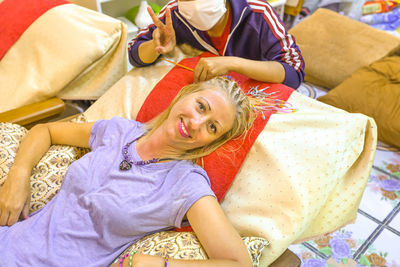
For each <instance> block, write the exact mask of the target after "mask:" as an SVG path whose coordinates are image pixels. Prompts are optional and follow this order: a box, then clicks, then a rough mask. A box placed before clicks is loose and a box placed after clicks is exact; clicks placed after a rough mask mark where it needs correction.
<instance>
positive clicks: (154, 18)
mask: <svg viewBox="0 0 400 267" xmlns="http://www.w3.org/2000/svg"><path fill="white" fill-rule="evenodd" d="M147 12H148V13H149V15H150V17H151V19H152V20H153V22H154V25H156V27H157V28H162V27H164V24H163V23H162V22H161V20H160V19H159V18H158V17H157V16H156V14H155V13H154V11H153V9H152V8H151V7H150V6H148V7H147Z"/></svg>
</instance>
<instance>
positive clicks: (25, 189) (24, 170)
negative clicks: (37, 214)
mask: <svg viewBox="0 0 400 267" xmlns="http://www.w3.org/2000/svg"><path fill="white" fill-rule="evenodd" d="M92 126H93V123H71V122H55V123H48V124H38V125H36V126H34V127H33V128H32V129H31V130H30V131H29V132H28V133H27V134H26V135H25V136H24V138H23V139H22V142H21V144H20V145H19V148H18V151H17V155H16V156H15V159H14V164H13V166H12V167H11V168H10V171H9V173H8V175H7V179H6V180H5V182H4V184H3V186H2V187H1V188H0V226H2V225H9V226H11V225H13V224H14V223H16V222H17V221H18V218H19V217H20V216H21V215H22V217H24V218H26V217H27V216H28V212H29V202H30V181H29V177H30V175H31V171H32V168H33V167H34V166H35V165H36V164H37V163H38V162H39V160H40V159H41V158H42V156H43V155H44V154H45V153H46V152H47V150H48V149H49V147H50V146H51V145H56V144H63V145H71V146H79V147H89V137H90V131H91V129H92Z"/></svg>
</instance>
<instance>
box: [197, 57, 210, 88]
mask: <svg viewBox="0 0 400 267" xmlns="http://www.w3.org/2000/svg"><path fill="white" fill-rule="evenodd" d="M212 70H213V67H212V66H210V65H209V64H208V61H207V60H206V59H205V58H201V59H200V60H199V62H198V63H197V65H196V67H195V68H194V70H193V80H194V82H202V81H206V80H209V79H211V78H213V77H214V75H213V71H212Z"/></svg>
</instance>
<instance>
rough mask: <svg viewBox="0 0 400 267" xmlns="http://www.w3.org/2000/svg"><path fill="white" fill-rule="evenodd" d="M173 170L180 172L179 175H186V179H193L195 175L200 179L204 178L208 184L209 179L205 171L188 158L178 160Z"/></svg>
mask: <svg viewBox="0 0 400 267" xmlns="http://www.w3.org/2000/svg"><path fill="white" fill-rule="evenodd" d="M174 169H175V171H178V172H180V173H182V175H180V177H186V178H188V179H190V180H191V179H194V177H197V178H198V179H200V180H205V181H206V182H207V183H208V184H210V179H209V177H208V175H207V173H206V171H205V170H204V169H203V168H202V167H200V166H199V165H197V164H194V163H192V162H191V161H189V160H180V161H178V163H177V164H176V165H175V166H174Z"/></svg>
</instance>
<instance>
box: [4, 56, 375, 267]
mask: <svg viewBox="0 0 400 267" xmlns="http://www.w3.org/2000/svg"><path fill="white" fill-rule="evenodd" d="M186 50H187V49H186ZM184 51H185V49H184ZM186 52H187V51H186ZM192 56H193V54H190V53H189V54H188V53H183V52H182V50H181V49H176V50H175V51H174V53H172V54H171V55H169V57H168V59H169V60H172V61H175V62H179V61H181V60H183V61H181V63H182V64H190V62H191V61H189V63H188V61H185V60H192V59H193V58H192ZM187 57H189V58H187ZM185 58H186V59H185ZM195 58H196V57H195ZM192 63H193V62H192ZM176 68H178V67H175V68H173V65H172V64H170V63H168V62H165V61H159V62H158V63H157V64H155V65H153V66H151V67H147V68H134V69H132V70H131V71H130V72H128V73H127V74H126V75H125V76H124V77H123V78H122V79H120V80H119V81H118V82H117V83H115V84H114V85H113V86H112V87H111V88H110V89H109V90H108V91H107V92H106V93H105V94H104V95H103V96H102V97H100V98H99V99H98V100H97V101H96V102H95V103H94V104H93V105H92V106H90V108H89V109H88V110H86V111H85V112H84V113H83V114H82V115H80V116H79V117H78V118H75V120H77V121H94V120H98V119H110V118H112V117H113V116H122V117H126V118H131V119H136V118H137V115H138V113H140V110H141V109H142V107H143V106H144V103H145V102H146V99H148V97H149V95H151V92H152V90H154V89H153V88H156V85H157V84H159V83H160V82H162V81H163V80H164V79H165V78H166V77H168V74H169V73H171V71H173V70H174V69H176ZM182 75H184V76H185V78H183V79H187V80H188V81H190V77H191V76H190V73H187V74H182ZM256 84H257V82H256V83H255V84H254V83H252V85H253V86H254V85H256ZM259 85H260V86H271V89H274V90H275V88H277V87H275V86H274V85H266V84H259ZM279 90H289V91H290V94H289V96H288V101H289V103H291V104H292V105H293V106H294V107H295V108H296V110H297V111H296V112H294V113H284V114H280V113H274V114H270V115H271V116H270V117H269V120H268V122H267V123H266V125H265V126H264V128H263V129H261V131H260V132H259V134H258V135H257V137H256V139H255V140H254V144H253V145H252V146H251V147H250V148H249V151H248V154H247V156H245V157H244V160H243V162H242V165H241V167H240V168H238V171H237V173H236V174H235V175H234V177H235V179H234V180H233V181H231V183H228V187H226V186H225V187H224V186H223V188H225V189H223V190H225V191H223V192H222V193H223V195H222V196H223V197H222V198H221V205H222V208H223V209H224V211H225V213H226V215H227V216H228V218H229V219H230V221H231V222H232V223H233V225H234V226H235V228H236V229H237V230H238V231H239V233H240V234H241V236H243V237H244V238H248V242H249V243H247V244H248V247H253V249H255V250H253V254H252V255H253V260H254V263H255V266H268V265H269V264H271V263H272V262H273V261H274V260H276V259H277V258H278V257H279V256H280V255H281V254H282V253H284V252H285V250H286V248H287V247H288V246H289V245H290V244H292V243H296V242H302V241H304V240H308V239H312V238H316V237H318V236H321V235H323V234H326V233H329V232H332V231H334V230H337V229H339V228H341V227H342V226H344V225H346V224H348V223H351V222H353V221H354V219H355V217H356V214H357V207H358V205H359V202H360V199H361V196H362V194H363V191H364V188H365V185H366V182H367V180H368V176H369V172H370V169H371V166H372V161H373V158H374V153H375V148H376V141H377V132H376V124H375V122H374V120H373V119H371V118H370V117H367V116H365V115H362V114H351V113H347V112H345V111H343V110H340V109H337V108H334V107H332V106H329V105H326V104H323V103H321V102H318V101H316V100H314V99H311V98H308V97H306V96H304V95H301V94H300V93H298V92H296V91H293V90H291V89H287V88H286V89H279ZM4 127H6V126H4ZM7 127H8V128H9V129H13V127H14V126H13V124H11V125H10V124H7ZM7 127H6V128H7ZM10 131H11V132H13V130H10ZM22 131H23V130H22ZM23 134H24V133H23V132H21V133H20V134H19V135H18V136H19V137H21V136H23ZM10 139H11V138H10ZM14 139H18V138H14ZM8 142H9V143H10V141H9V140H8ZM0 143H1V142H0ZM3 143H4V141H3ZM4 146H5V147H9V146H10V145H3V147H4ZM17 146H18V140H17V141H15V142H14V150H12V151H11V152H9V153H8V156H7V161H6V160H4V159H3V160H2V161H3V164H2V168H1V170H2V173H1V175H2V179H4V178H5V175H6V173H7V168H6V167H5V165H6V166H10V164H11V163H12V159H13V157H12V155H13V154H12V153H15V150H16V147H17ZM13 151H14V152H13ZM84 153H86V151H84V150H82V149H77V148H68V147H53V148H52V149H51V151H49V154H48V155H47V156H45V157H44V159H42V161H41V162H40V163H39V164H38V166H37V170H36V173H35V172H34V174H33V176H32V188H33V193H32V197H33V201H32V205H31V210H32V211H33V210H36V209H38V208H40V207H41V206H43V205H44V204H45V203H46V201H48V199H50V198H51V197H52V196H54V194H55V193H56V192H57V190H58V188H59V185H60V184H61V181H62V177H63V174H64V173H65V171H66V169H67V167H68V165H69V164H70V162H72V161H73V160H75V159H77V158H79V157H80V156H81V155H83V154H84ZM3 154H4V153H3ZM3 158H4V156H3ZM4 162H7V163H4ZM7 164H8V165H7ZM43 168H45V169H46V171H45V173H46V175H43ZM40 170H41V171H40ZM0 183H1V180H0ZM165 238H166V239H167V240H169V241H165V240H166V239H165ZM168 238H169V239H168ZM249 238H250V239H249ZM251 238H253V239H251ZM188 239H189V240H193V239H192V237H191V236H190V232H189V233H175V232H161V233H157V234H155V235H153V236H150V237H149V239H147V240H143V242H141V243H138V244H133V245H132V246H131V247H130V248H128V250H129V249H134V248H135V249H140V250H141V251H144V252H146V253H153V254H157V253H159V254H160V253H161V254H162V253H166V251H167V252H168V253H169V254H171V255H172V256H174V257H178V258H179V257H192V258H194V257H197V256H198V257H200V258H201V257H204V256H205V255H204V252H203V255H202V254H201V251H200V248H196V249H197V250H196V251H197V252H196V253H194V252H193V250H189V249H188V248H187V247H184V246H182V240H188ZM160 240H163V241H160ZM179 240H181V241H179ZM179 242H181V243H179ZM189 243H191V244H195V243H196V242H195V241H191V242H189ZM252 244H253V245H252ZM261 247H263V248H264V247H265V248H264V249H262V250H261V249H258V248H261ZM189 251H191V252H190V253H189ZM172 252H173V253H172ZM196 255H197V256H196Z"/></svg>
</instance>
